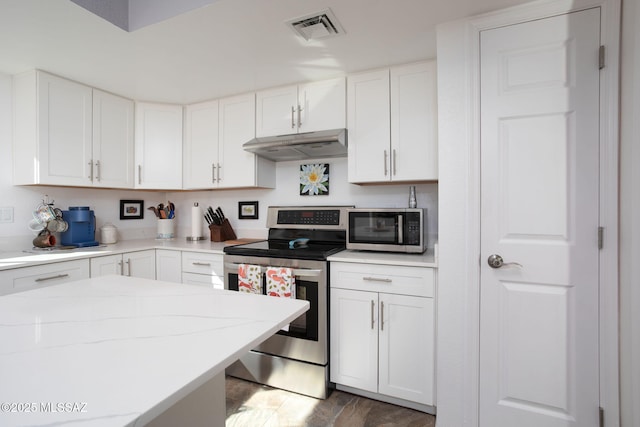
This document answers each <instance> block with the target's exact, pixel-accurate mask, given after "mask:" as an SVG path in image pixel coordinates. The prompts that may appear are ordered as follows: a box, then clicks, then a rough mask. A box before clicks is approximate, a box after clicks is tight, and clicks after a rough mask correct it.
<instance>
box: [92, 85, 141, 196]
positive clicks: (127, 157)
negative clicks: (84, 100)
mask: <svg viewBox="0 0 640 427" xmlns="http://www.w3.org/2000/svg"><path fill="white" fill-rule="evenodd" d="M133 125H134V124H133V101H131V100H130V99H126V98H122V97H119V96H116V95H112V94H110V93H106V92H102V91H100V90H97V89H94V90H93V150H92V151H93V170H92V173H91V176H92V178H93V185H94V186H96V187H107V188H133V169H134V168H133Z"/></svg>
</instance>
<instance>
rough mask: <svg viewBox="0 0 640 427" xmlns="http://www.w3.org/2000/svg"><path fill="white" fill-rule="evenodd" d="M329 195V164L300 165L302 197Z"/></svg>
mask: <svg viewBox="0 0 640 427" xmlns="http://www.w3.org/2000/svg"><path fill="white" fill-rule="evenodd" d="M328 194H329V163H319V164H314V165H300V195H301V196H326V195H328Z"/></svg>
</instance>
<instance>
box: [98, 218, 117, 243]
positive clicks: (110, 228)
mask: <svg viewBox="0 0 640 427" xmlns="http://www.w3.org/2000/svg"><path fill="white" fill-rule="evenodd" d="M117 241H118V229H117V228H116V226H115V225H113V224H111V223H110V222H108V223H106V224H105V225H103V226H102V227H100V243H103V244H106V245H110V244H113V243H116V242H117Z"/></svg>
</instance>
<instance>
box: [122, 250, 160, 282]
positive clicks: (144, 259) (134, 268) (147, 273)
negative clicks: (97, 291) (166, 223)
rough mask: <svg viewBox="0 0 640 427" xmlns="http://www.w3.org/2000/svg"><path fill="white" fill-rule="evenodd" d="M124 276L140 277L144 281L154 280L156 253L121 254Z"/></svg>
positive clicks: (149, 251) (153, 251) (151, 251)
mask: <svg viewBox="0 0 640 427" xmlns="http://www.w3.org/2000/svg"><path fill="white" fill-rule="evenodd" d="M122 260H123V261H124V274H125V276H131V277H141V278H145V279H154V280H155V278H156V251H155V250H154V249H150V250H147V251H138V252H127V253H125V254H122Z"/></svg>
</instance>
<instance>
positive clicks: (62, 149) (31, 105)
mask: <svg viewBox="0 0 640 427" xmlns="http://www.w3.org/2000/svg"><path fill="white" fill-rule="evenodd" d="M13 84H14V112H15V121H14V123H15V127H14V144H13V149H14V165H13V171H14V184H16V185H26V184H47V185H65V186H67V185H68V186H90V185H92V181H91V164H92V156H91V129H92V123H91V121H92V115H91V110H92V89H91V88H90V87H88V86H84V85H81V84H79V83H75V82H72V81H70V80H66V79H63V78H60V77H57V76H53V75H50V74H47V73H43V72H41V71H29V72H26V73H23V74H20V75H17V76H14V81H13Z"/></svg>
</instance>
